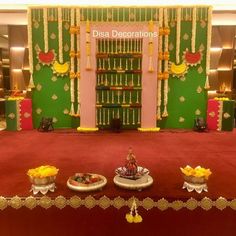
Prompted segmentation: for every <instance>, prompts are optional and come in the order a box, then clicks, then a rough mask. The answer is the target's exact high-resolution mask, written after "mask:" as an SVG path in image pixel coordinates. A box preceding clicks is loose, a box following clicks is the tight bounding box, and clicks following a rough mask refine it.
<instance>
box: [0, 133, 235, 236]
mask: <svg viewBox="0 0 236 236" xmlns="http://www.w3.org/2000/svg"><path fill="white" fill-rule="evenodd" d="M235 138H236V133H235V131H233V132H213V131H212V132H209V133H196V132H192V131H180V130H178V131H170V130H169V131H162V132H159V133H141V132H137V131H124V132H121V133H111V132H109V131H103V132H102V131H99V132H97V133H77V132H75V131H74V130H57V131H54V132H51V133H40V132H37V131H35V130H34V131H22V132H9V131H2V132H1V136H0V140H1V147H0V165H1V172H0V179H1V189H0V196H1V197H0V209H1V214H0V222H1V227H0V233H1V235H33V234H34V235H42V234H43V235H55V234H58V235H75V234H76V235H91V234H96V235H111V234H113V235H120V234H123V235H128V234H131V233H132V234H135V235H143V234H145V233H146V234H147V235H157V234H158V235H186V234H191V235H235V233H236V229H235V226H234V225H235V223H234V222H235V220H236V214H235V210H236V200H235V196H236V190H235V188H234V180H235V179H236V172H235V171H234V168H235V165H236V161H235V152H236V147H235V145H234V144H235V141H234V140H235ZM130 146H131V147H132V148H133V151H134V154H135V155H136V158H137V161H138V164H139V165H142V166H144V167H146V168H148V169H149V170H150V175H151V176H152V178H153V179H154V182H153V185H152V186H150V187H148V188H147V189H143V190H142V191H132V190H125V189H121V188H119V187H117V186H115V185H114V183H113V178H114V176H115V169H116V168H117V167H119V166H121V165H123V163H124V160H125V158H126V155H127V151H128V148H129V147H130ZM45 164H50V165H54V166H56V167H57V168H58V169H59V173H58V176H57V179H56V186H57V188H56V191H55V192H54V193H48V194H47V195H46V196H43V195H42V194H37V195H33V194H32V193H30V192H29V190H30V187H31V184H30V182H29V179H28V176H27V175H26V173H27V170H28V169H30V168H33V167H37V166H40V165H45ZM186 165H191V166H197V165H201V166H204V167H207V168H210V169H211V171H212V175H211V176H210V178H209V181H208V192H204V193H201V194H198V193H196V192H191V193H189V192H187V191H186V190H183V189H182V186H183V176H182V174H181V171H180V167H184V166H186ZM76 172H84V173H89V172H90V173H98V174H101V175H104V176H105V177H106V178H107V181H108V183H107V185H106V186H105V187H104V188H103V189H102V191H94V192H89V193H79V192H75V191H72V190H70V189H69V188H68V187H67V186H66V182H67V180H68V178H69V177H70V176H72V175H73V174H74V173H76ZM134 199H135V201H136V204H137V206H138V212H139V214H140V215H141V216H142V218H143V222H141V223H139V224H134V223H133V224H130V223H128V222H127V221H126V219H125V215H126V213H128V212H129V211H130V207H131V204H132V202H133V200H134Z"/></svg>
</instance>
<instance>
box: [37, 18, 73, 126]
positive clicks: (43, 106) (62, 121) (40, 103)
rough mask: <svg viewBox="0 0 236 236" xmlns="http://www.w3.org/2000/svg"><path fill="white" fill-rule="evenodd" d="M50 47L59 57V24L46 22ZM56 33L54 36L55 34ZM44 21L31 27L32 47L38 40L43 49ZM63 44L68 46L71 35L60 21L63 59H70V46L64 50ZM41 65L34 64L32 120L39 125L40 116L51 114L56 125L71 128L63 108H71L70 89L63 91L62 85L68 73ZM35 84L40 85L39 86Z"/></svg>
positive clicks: (63, 85)
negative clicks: (65, 74) (35, 66)
mask: <svg viewBox="0 0 236 236" xmlns="http://www.w3.org/2000/svg"><path fill="white" fill-rule="evenodd" d="M48 36H49V37H48V42H49V49H54V50H55V52H56V54H57V57H56V60H58V24H57V22H51V21H50V22H48ZM54 36H56V37H54ZM43 41H44V37H43V22H42V21H41V22H40V26H39V28H38V29H33V47H34V46H35V45H36V44H38V45H39V47H40V49H41V50H43V51H44V42H43ZM65 44H67V45H68V47H69V48H70V35H69V33H68V30H66V29H65V27H64V23H63V54H64V57H63V58H64V62H65V61H68V60H69V50H68V51H67V52H65V51H64V46H65ZM34 65H37V58H36V53H34ZM40 67H41V69H40V70H38V71H37V70H36V69H35V68H34V82H35V86H36V89H35V90H34V92H33V120H34V127H38V126H39V123H40V121H41V118H42V117H43V116H44V117H53V118H54V127H55V128H70V127H71V126H72V119H71V117H70V116H69V115H68V114H65V113H67V112H66V111H70V90H69V89H68V90H67V91H65V89H64V87H65V85H66V84H67V86H70V79H69V77H68V76H64V77H61V76H56V75H54V74H53V71H52V68H51V66H47V65H44V66H43V65H41V64H40ZM37 85H40V87H41V89H40V90H39V89H38V87H37Z"/></svg>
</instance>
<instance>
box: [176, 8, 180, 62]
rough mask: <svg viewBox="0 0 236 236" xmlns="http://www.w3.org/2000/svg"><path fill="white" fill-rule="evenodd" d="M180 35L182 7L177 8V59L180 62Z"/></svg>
mask: <svg viewBox="0 0 236 236" xmlns="http://www.w3.org/2000/svg"><path fill="white" fill-rule="evenodd" d="M180 35H181V8H180V7H179V8H177V25H176V54H175V57H176V58H175V60H176V63H177V64H179V63H180V60H179V50H180Z"/></svg>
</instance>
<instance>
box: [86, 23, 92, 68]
mask: <svg viewBox="0 0 236 236" xmlns="http://www.w3.org/2000/svg"><path fill="white" fill-rule="evenodd" d="M86 57H87V63H86V69H87V70H90V69H91V42H90V22H89V20H87V21H86Z"/></svg>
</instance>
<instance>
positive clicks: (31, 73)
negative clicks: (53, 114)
mask: <svg viewBox="0 0 236 236" xmlns="http://www.w3.org/2000/svg"><path fill="white" fill-rule="evenodd" d="M31 13H32V10H31V9H30V8H28V42H29V43H28V46H29V72H30V81H29V85H28V89H31V88H35V85H34V80H33V70H34V69H33V68H34V61H33V49H32V42H33V41H32V18H31Z"/></svg>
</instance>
